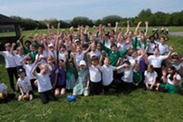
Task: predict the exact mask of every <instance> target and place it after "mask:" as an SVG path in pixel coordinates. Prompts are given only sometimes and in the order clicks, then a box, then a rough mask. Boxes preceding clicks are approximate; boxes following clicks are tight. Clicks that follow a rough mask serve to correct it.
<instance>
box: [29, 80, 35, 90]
mask: <svg viewBox="0 0 183 122" xmlns="http://www.w3.org/2000/svg"><path fill="white" fill-rule="evenodd" d="M35 80H36V79H31V80H30V81H31V86H32V89H33V90H36V87H35V85H34V83H35Z"/></svg>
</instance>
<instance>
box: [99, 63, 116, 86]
mask: <svg viewBox="0 0 183 122" xmlns="http://www.w3.org/2000/svg"><path fill="white" fill-rule="evenodd" d="M115 69H116V67H113V66H111V65H109V67H107V66H106V65H103V66H102V67H101V70H102V84H103V85H104V86H108V85H110V84H111V83H112V81H113V80H114V78H113V71H114V70H115Z"/></svg>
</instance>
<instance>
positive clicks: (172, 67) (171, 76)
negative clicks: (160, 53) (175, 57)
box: [168, 66, 177, 80]
mask: <svg viewBox="0 0 183 122" xmlns="http://www.w3.org/2000/svg"><path fill="white" fill-rule="evenodd" d="M168 68H170V69H171V70H173V73H171V74H170V77H169V79H170V80H173V76H174V75H175V73H177V71H176V68H175V67H174V66H171V67H168Z"/></svg>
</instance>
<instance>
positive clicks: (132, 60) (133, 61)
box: [127, 56, 140, 66]
mask: <svg viewBox="0 0 183 122" xmlns="http://www.w3.org/2000/svg"><path fill="white" fill-rule="evenodd" d="M127 58H128V61H129V62H130V64H131V65H132V66H133V65H134V64H135V61H136V60H137V63H138V64H139V62H140V56H137V57H136V58H133V57H131V56H128V57H127Z"/></svg>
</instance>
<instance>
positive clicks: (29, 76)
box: [24, 63, 35, 80]
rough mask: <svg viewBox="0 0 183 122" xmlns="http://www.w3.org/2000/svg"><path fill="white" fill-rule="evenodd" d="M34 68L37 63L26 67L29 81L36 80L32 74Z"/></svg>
mask: <svg viewBox="0 0 183 122" xmlns="http://www.w3.org/2000/svg"><path fill="white" fill-rule="evenodd" d="M34 66H35V63H32V64H25V65H24V69H25V72H26V75H27V77H28V78H29V80H31V79H35V76H34V75H33V74H32V69H33V67H34Z"/></svg>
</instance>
